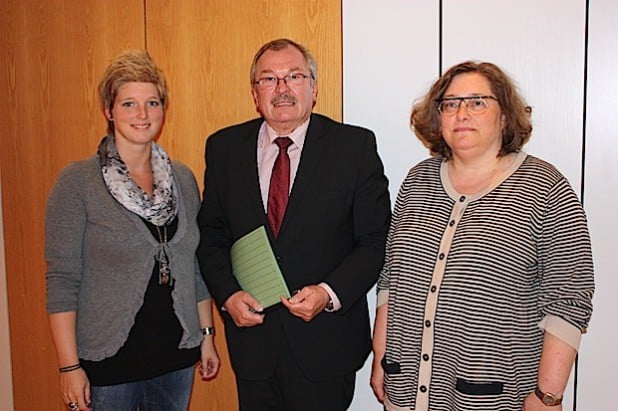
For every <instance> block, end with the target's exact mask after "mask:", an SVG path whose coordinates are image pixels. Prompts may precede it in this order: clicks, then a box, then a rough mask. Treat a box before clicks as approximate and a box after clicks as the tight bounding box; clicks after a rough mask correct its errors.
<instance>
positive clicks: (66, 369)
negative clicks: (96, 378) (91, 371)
mask: <svg viewBox="0 0 618 411" xmlns="http://www.w3.org/2000/svg"><path fill="white" fill-rule="evenodd" d="M80 368H82V366H81V365H79V363H78V364H73V365H67V366H66V367H60V368H58V371H60V372H69V371H75V370H79V369H80Z"/></svg>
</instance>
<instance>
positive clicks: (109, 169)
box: [97, 135, 178, 226]
mask: <svg viewBox="0 0 618 411" xmlns="http://www.w3.org/2000/svg"><path fill="white" fill-rule="evenodd" d="M97 155H98V157H99V164H100V165H101V172H102V173H103V180H105V185H106V186H107V189H108V190H109V192H110V193H111V195H112V196H113V197H114V198H115V199H116V200H117V201H118V202H119V203H120V204H122V205H123V206H124V207H125V208H126V209H127V210H129V211H131V212H133V213H135V214H137V215H138V216H140V217H142V218H144V219H145V220H147V221H149V222H151V223H152V224H154V225H156V226H163V225H166V224H167V223H169V222H170V221H172V220H173V219H174V218H175V217H176V214H177V213H178V202H177V199H176V184H175V182H174V174H173V172H172V163H171V161H170V158H169V156H168V155H167V153H166V152H165V150H163V148H161V147H160V146H159V145H157V144H156V143H155V142H154V141H153V142H152V154H151V160H150V162H151V164H152V174H153V179H154V190H153V192H152V197H149V196H148V194H146V192H145V191H144V190H142V189H141V188H140V187H139V186H138V185H137V184H136V183H135V181H133V179H132V178H131V175H130V173H129V170H128V169H127V165H126V164H125V163H124V161H122V158H120V155H119V154H118V149H117V148H116V144H115V143H114V137H113V136H112V135H107V136H105V137H103V140H101V143H100V144H99V148H98V150H97Z"/></svg>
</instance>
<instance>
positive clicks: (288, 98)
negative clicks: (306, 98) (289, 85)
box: [270, 94, 296, 104]
mask: <svg viewBox="0 0 618 411" xmlns="http://www.w3.org/2000/svg"><path fill="white" fill-rule="evenodd" d="M281 102H285V103H296V97H294V96H293V95H291V94H279V95H277V96H275V97H273V98H272V100H270V104H279V103H281Z"/></svg>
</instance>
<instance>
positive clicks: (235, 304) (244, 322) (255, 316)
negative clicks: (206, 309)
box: [223, 291, 264, 327]
mask: <svg viewBox="0 0 618 411" xmlns="http://www.w3.org/2000/svg"><path fill="white" fill-rule="evenodd" d="M223 308H225V310H226V311H227V312H228V313H229V314H230V316H231V317H232V320H234V324H236V326H237V327H253V326H255V325H259V324H262V323H263V322H264V314H261V312H262V310H264V308H263V307H262V306H261V305H260V303H259V302H258V301H257V300H256V299H255V298H253V296H251V294H249V293H248V292H246V291H236V292H235V293H234V294H232V295H231V296H230V297H229V298H228V299H227V300H226V301H225V303H224V304H223Z"/></svg>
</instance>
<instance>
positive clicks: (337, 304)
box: [318, 283, 341, 312]
mask: <svg viewBox="0 0 618 411" xmlns="http://www.w3.org/2000/svg"><path fill="white" fill-rule="evenodd" d="M318 285H319V286H320V287H322V288H323V289H324V291H326V292H327V293H328V296H329V297H330V301H331V302H332V303H333V308H332V309H330V308H328V309H327V310H326V311H328V312H333V311H339V310H341V301H339V297H337V294H335V292H334V291H333V289H332V288H330V285H328V284H326V283H320V284H318Z"/></svg>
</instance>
